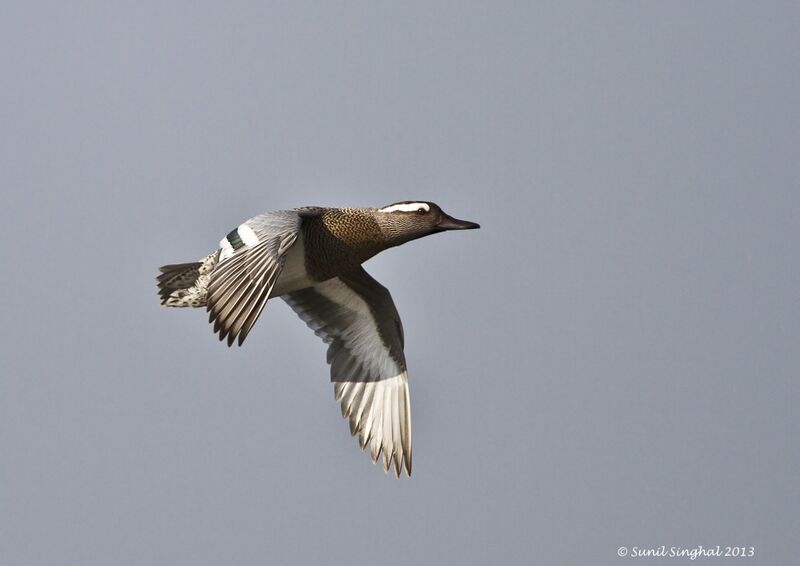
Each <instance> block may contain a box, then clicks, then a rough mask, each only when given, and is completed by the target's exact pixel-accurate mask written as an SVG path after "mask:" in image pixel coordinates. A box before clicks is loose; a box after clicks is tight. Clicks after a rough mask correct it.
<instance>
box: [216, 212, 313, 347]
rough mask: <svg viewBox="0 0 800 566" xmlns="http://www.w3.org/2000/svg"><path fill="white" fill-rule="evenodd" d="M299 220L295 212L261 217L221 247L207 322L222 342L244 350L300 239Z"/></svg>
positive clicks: (241, 227) (230, 235) (234, 234)
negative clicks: (212, 325) (290, 254)
mask: <svg viewBox="0 0 800 566" xmlns="http://www.w3.org/2000/svg"><path fill="white" fill-rule="evenodd" d="M299 228H300V218H299V217H298V216H297V214H296V213H294V212H275V213H267V214H262V215H260V216H257V217H255V218H253V219H250V220H248V221H247V222H245V223H243V224H241V225H240V226H238V227H237V228H235V229H234V230H232V231H231V233H230V234H228V236H226V238H223V240H222V242H220V246H221V248H222V251H221V254H220V262H219V264H218V265H217V266H216V268H215V269H214V271H213V272H212V273H211V278H210V281H209V284H208V295H207V302H208V304H207V309H208V312H209V316H208V320H209V322H213V323H214V332H217V333H219V339H220V340H224V339H226V338H227V341H228V346H231V345H232V344H233V343H234V341H236V340H237V338H238V343H239V345H240V346H241V345H242V343H243V342H244V340H245V338H247V335H248V334H249V333H250V330H251V329H252V328H253V325H254V324H255V323H256V320H258V317H259V315H260V314H261V311H262V310H263V309H264V306H265V305H266V303H267V300H269V297H270V293H271V292H272V288H273V287H274V286H275V282H276V281H277V280H278V277H279V276H280V274H281V270H282V269H283V264H284V262H285V255H286V252H287V251H288V249H289V248H290V247H291V246H292V244H294V242H295V241H296V239H297V235H298V233H299Z"/></svg>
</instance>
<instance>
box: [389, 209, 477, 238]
mask: <svg viewBox="0 0 800 566" xmlns="http://www.w3.org/2000/svg"><path fill="white" fill-rule="evenodd" d="M375 217H376V220H377V221H378V225H379V226H380V228H381V231H382V232H383V233H384V235H385V236H386V238H387V240H388V241H389V242H390V245H392V246H397V245H400V244H402V243H404V242H408V241H410V240H415V239H417V238H422V237H423V236H428V235H430V234H436V233H437V232H444V231H446V230H472V229H474V228H480V225H478V224H476V223H475V222H469V221H467V220H458V219H457V218H453V217H452V216H450V215H448V214H447V213H445V212H444V211H443V210H442V209H441V208H440V207H439V206H438V205H436V204H434V203H432V202H426V201H403V202H396V203H393V204H390V205H387V206H384V207H383V208H379V209H377V210H376V212H375Z"/></svg>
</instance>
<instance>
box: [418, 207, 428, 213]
mask: <svg viewBox="0 0 800 566" xmlns="http://www.w3.org/2000/svg"><path fill="white" fill-rule="evenodd" d="M426 212H428V211H427V210H425V209H424V208H422V207H419V208H418V209H417V214H425V213H426Z"/></svg>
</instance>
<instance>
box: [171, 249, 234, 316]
mask: <svg viewBox="0 0 800 566" xmlns="http://www.w3.org/2000/svg"><path fill="white" fill-rule="evenodd" d="M218 258H219V252H218V251H217V252H214V253H212V254H210V255H208V256H206V257H205V258H203V260H202V261H193V262H190V263H173V264H170V265H162V266H161V267H160V268H159V270H160V271H161V274H160V275H158V277H156V281H157V284H158V295H159V297H160V298H161V304H162V305H164V306H167V307H202V306H204V305H205V304H206V285H207V284H208V277H209V274H210V273H211V271H212V270H213V269H214V266H215V265H216V264H217V260H218Z"/></svg>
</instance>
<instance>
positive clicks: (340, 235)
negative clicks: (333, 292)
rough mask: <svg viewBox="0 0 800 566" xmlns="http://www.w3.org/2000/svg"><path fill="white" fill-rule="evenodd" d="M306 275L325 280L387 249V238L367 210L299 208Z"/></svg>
mask: <svg viewBox="0 0 800 566" xmlns="http://www.w3.org/2000/svg"><path fill="white" fill-rule="evenodd" d="M298 212H299V213H300V216H301V217H302V218H303V224H302V226H301V230H302V231H303V239H304V245H305V262H306V270H307V271H308V274H309V275H310V276H311V277H312V278H313V279H316V280H317V281H324V280H326V279H330V278H331V277H336V276H337V275H339V274H341V273H346V272H348V271H350V270H352V269H354V268H355V267H358V266H359V265H361V264H362V263H363V262H365V261H367V260H368V259H369V258H371V257H372V256H374V255H375V254H377V253H378V252H380V251H382V250H384V249H386V247H387V246H386V239H385V237H384V235H383V233H382V232H381V230H380V228H379V227H378V223H377V222H376V221H375V218H374V216H373V215H372V212H371V210H370V209H362V208H315V207H308V208H304V209H298Z"/></svg>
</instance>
